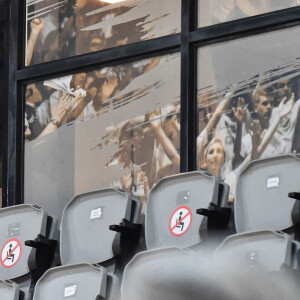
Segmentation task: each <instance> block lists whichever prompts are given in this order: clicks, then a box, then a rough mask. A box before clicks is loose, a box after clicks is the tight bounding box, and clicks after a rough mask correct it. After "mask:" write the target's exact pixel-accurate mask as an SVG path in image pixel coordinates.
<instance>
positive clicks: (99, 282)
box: [33, 263, 107, 300]
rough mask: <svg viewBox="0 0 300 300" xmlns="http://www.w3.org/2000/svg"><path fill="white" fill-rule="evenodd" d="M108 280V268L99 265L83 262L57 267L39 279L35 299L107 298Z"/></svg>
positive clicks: (85, 299)
mask: <svg viewBox="0 0 300 300" xmlns="http://www.w3.org/2000/svg"><path fill="white" fill-rule="evenodd" d="M106 282H107V274H106V270H105V268H103V267H101V266H99V265H89V264H86V263H82V264H75V265H69V266H62V267H56V268H52V269H49V270H48V271H47V272H46V273H45V274H44V275H43V276H42V277H41V278H40V279H39V281H38V282H37V284H36V287H35V292H34V296H33V300H54V299H55V300H65V299H84V300H96V299H105V296H106ZM98 296H100V297H99V298H97V297H98Z"/></svg>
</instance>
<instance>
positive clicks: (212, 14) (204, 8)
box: [198, 0, 300, 27]
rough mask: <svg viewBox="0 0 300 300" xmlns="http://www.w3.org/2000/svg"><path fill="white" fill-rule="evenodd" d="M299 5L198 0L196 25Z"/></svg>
mask: <svg viewBox="0 0 300 300" xmlns="http://www.w3.org/2000/svg"><path fill="white" fill-rule="evenodd" d="M299 4H300V2H299V0H284V1H282V0H198V9H199V24H198V25H199V27H205V26H209V25H214V24H219V23H223V22H228V21H232V20H237V19H242V18H246V17H252V16H256V15H260V14H264V13H268V12H272V11H275V10H281V9H285V8H289V7H294V6H297V5H299Z"/></svg>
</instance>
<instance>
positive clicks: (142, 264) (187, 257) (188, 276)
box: [121, 247, 202, 300]
mask: <svg viewBox="0 0 300 300" xmlns="http://www.w3.org/2000/svg"><path fill="white" fill-rule="evenodd" d="M200 262H201V259H199V257H198V256H197V255H196V253H195V252H194V251H191V250H189V249H182V248H178V247H167V248H158V249H154V250H148V251H144V252H140V253H138V254H136V255H135V257H134V258H133V259H132V260H131V261H130V262H129V264H128V265H127V266H126V268H125V270H124V275H123V281H122V287H121V299H122V300H129V299H130V300H140V299H145V300H150V299H151V300H167V299H172V300H180V299H191V300H192V299H200V298H198V293H199V289H198V286H199V283H198V280H199V279H200V278H201V273H202V270H201V264H200Z"/></svg>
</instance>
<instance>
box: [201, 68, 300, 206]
mask: <svg viewBox="0 0 300 300" xmlns="http://www.w3.org/2000/svg"><path fill="white" fill-rule="evenodd" d="M207 97H210V100H208V98H207ZM299 98H300V75H299V73H298V72H297V73H296V74H283V75H281V76H278V77H273V78H272V77H270V74H269V73H268V72H266V73H265V74H260V75H257V76H255V78H252V79H251V81H249V82H248V86H247V87H243V88H242V89H241V88H239V87H238V85H232V86H231V87H230V88H229V89H228V92H227V93H225V94H224V95H223V96H215V95H209V96H208V95H202V98H201V96H200V99H199V110H198V113H199V131H200V134H199V136H198V139H197V145H198V167H199V168H201V169H206V170H207V171H209V172H210V173H212V174H214V175H216V176H220V177H221V178H222V179H223V180H224V181H225V182H226V183H228V184H229V185H230V187H231V193H230V195H231V196H230V201H233V200H234V196H235V188H236V180H237V177H238V175H239V173H240V172H241V171H242V170H243V169H244V168H245V167H246V166H247V165H248V163H249V162H250V161H251V160H255V159H259V158H261V159H262V158H266V157H274V156H279V155H284V154H289V153H299V152H300V141H299V133H300V117H299V110H300V109H299V108H300V100H299Z"/></svg>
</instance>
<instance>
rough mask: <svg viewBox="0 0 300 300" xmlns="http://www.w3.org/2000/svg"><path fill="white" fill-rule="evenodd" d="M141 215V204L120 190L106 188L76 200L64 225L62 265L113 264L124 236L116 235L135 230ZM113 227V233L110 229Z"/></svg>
mask: <svg viewBox="0 0 300 300" xmlns="http://www.w3.org/2000/svg"><path fill="white" fill-rule="evenodd" d="M133 208H134V209H133ZM140 212H141V205H140V204H139V202H137V201H136V200H135V199H132V198H131V195H130V194H129V193H127V192H125V191H123V190H121V189H116V188H107V189H102V190H99V191H93V192H88V193H85V194H82V195H78V196H75V197H74V198H73V199H72V200H71V201H70V202H69V203H68V205H67V206H66V207H65V209H64V211H63V216H62V221H61V229H60V230H61V234H60V255H61V262H62V264H63V265H66V264H74V263H79V262H87V263H90V264H93V263H104V264H105V262H110V261H111V260H113V259H114V258H115V252H114V247H113V246H114V244H116V239H118V240H120V236H122V232H121V234H120V233H118V232H115V231H122V230H124V231H126V228H127V227H130V226H132V227H134V226H135V225H136V224H135V222H137V221H138V220H139V218H140ZM114 224H115V226H114V227H113V229H114V230H115V231H112V230H110V226H111V225H114ZM119 224H120V225H119ZM139 227H140V226H139ZM138 237H139V235H138ZM125 242H126V241H125ZM117 244H118V243H117ZM115 248H118V247H115ZM121 248H122V247H121Z"/></svg>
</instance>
